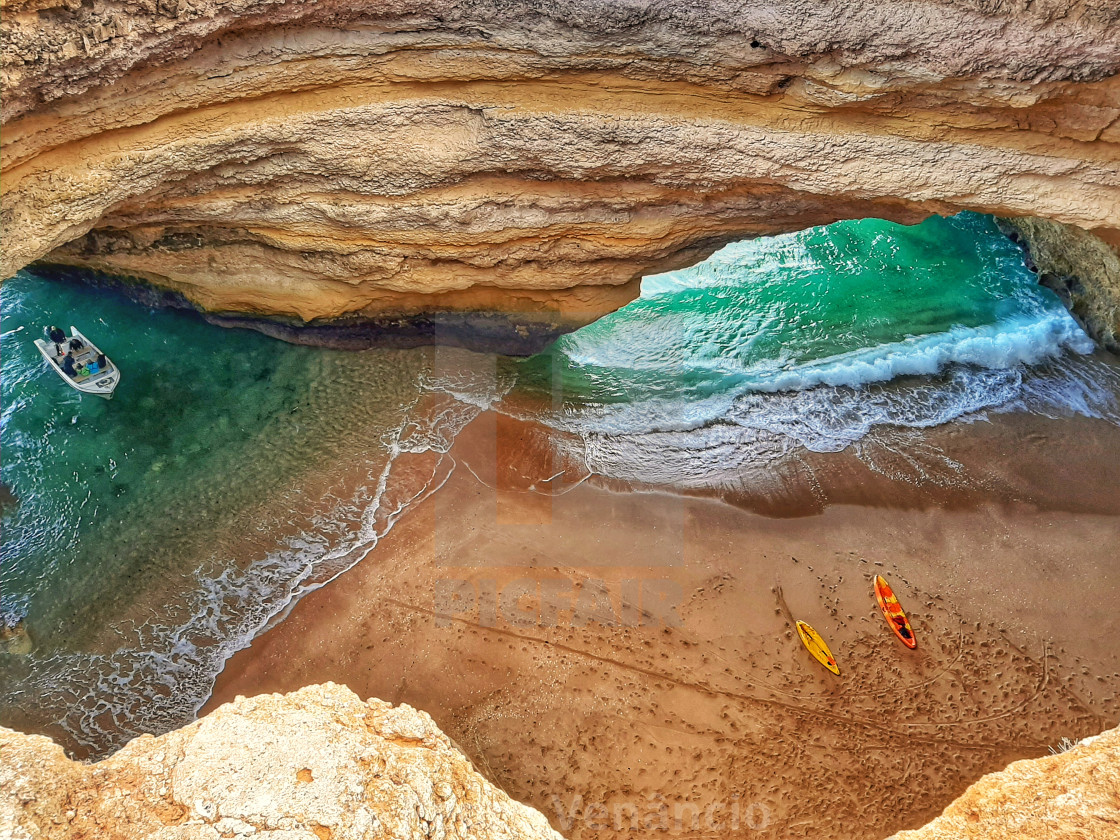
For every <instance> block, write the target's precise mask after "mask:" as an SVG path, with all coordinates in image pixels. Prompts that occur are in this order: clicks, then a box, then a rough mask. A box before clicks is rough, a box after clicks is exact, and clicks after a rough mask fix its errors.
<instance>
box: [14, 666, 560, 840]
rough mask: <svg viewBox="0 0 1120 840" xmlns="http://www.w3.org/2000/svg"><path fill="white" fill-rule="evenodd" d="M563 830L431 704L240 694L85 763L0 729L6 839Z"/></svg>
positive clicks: (553, 839)
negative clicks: (488, 775)
mask: <svg viewBox="0 0 1120 840" xmlns="http://www.w3.org/2000/svg"><path fill="white" fill-rule="evenodd" d="M258 833H259V834H265V835H267V836H268V837H276V838H285V840H331V838H333V840H349V838H355V840H357V838H373V837H385V838H397V840H407V839H408V838H422V837H423V838H446V840H452V838H472V840H491V838H493V840H499V839H500V838H508V840H534V839H535V838H542V840H543V839H544V838H547V840H560V835H558V834H557V833H556V832H555V831H553V830H552V829H550V828H549V826H548V821H547V820H546V819H545V818H544V817H543V816H542V815H541V814H540V813H538V812H537V811H534V810H533V809H531V808H528V807H526V806H524V805H520V804H518V803H517V802H514V801H513V800H511V799H510V798H509V797H508V796H506V795H505V794H504V793H502V792H501V791H500V790H498V789H496V788H495V787H494V786H493V785H491V784H490V783H489V782H487V781H486V780H485V779H484V778H483V777H482V776H480V775H479V774H478V773H477V772H476V771H475V769H474V768H473V767H472V766H471V764H470V762H469V761H468V760H467V759H466V758H465V757H464V756H463V755H462V754H461V753H460V752H459V751H458V750H457V749H456V748H455V746H454V744H452V742H451V741H450V740H449V739H448V738H447V737H446V736H445V735H443V734H442V733H441V732H440V731H439V730H438V729H437V728H436V726H435V724H434V723H432V720H431V718H429V717H428V716H427V715H426V714H424V713H423V712H418V711H416V710H414V709H412V708H409V707H408V706H396V707H394V706H392V705H391V704H389V703H384V702H382V701H380V700H370V701H369V702H367V703H363V702H361V701H360V700H359V699H358V698H357V696H355V695H354V693H353V692H351V691H350V690H349V689H347V688H344V687H342V686H337V685H333V684H330V683H328V684H326V685H321V686H311V687H309V688H305V689H302V690H300V691H297V692H293V693H292V694H288V695H264V696H261V697H254V698H252V699H248V700H247V699H244V698H242V699H239V700H238V701H237V702H235V703H231V704H229V705H226V706H222V707H221V708H219V709H217V710H216V711H215V712H214V713H213V714H211V715H208V716H207V717H205V718H204V719H203V720H201V721H199V722H197V723H193V724H191V725H190V726H187V727H184V728H183V729H180V730H177V731H175V732H170V733H168V734H166V735H162V736H160V737H159V738H153V737H151V736H143V737H141V738H137V739H136V740H134V741H132V742H131V743H129V744H128V745H127V746H126V747H125V748H124V749H122V750H121V751H120V752H118V753H116V754H115V755H113V756H112V757H111V758H108V759H106V760H105V761H101V762H99V763H97V764H92V765H85V764H79V763H77V762H73V761H70V760H69V759H67V758H66V756H65V755H64V754H63V752H62V748H61V747H59V746H58V745H56V744H55V743H53V742H52V741H51V740H50V739H48V738H44V737H43V736H41V735H21V734H19V733H17V732H13V731H11V730H8V729H2V728H0V836H3V837H5V838H11V840H30V838H43V840H63V838H74V840H77V838H92V837H96V838H99V840H136V839H137V838H151V837H165V838H191V840H209V838H214V840H217V838H219V837H226V838H228V837H250V836H254V835H256V834H258Z"/></svg>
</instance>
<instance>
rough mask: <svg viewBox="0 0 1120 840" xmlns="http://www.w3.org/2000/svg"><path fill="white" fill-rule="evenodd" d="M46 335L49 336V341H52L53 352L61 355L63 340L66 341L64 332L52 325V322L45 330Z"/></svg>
mask: <svg viewBox="0 0 1120 840" xmlns="http://www.w3.org/2000/svg"><path fill="white" fill-rule="evenodd" d="M47 335H48V336H50V339H51V341H53V342H54V354H55V355H56V356H61V355H62V344H63V342H64V341H66V333H64V332H63V331H62V330H61V329H59V328H58V327H56V326H54V324H51V328H50V330H48V331H47Z"/></svg>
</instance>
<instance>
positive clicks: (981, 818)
mask: <svg viewBox="0 0 1120 840" xmlns="http://www.w3.org/2000/svg"><path fill="white" fill-rule="evenodd" d="M946 771H947V772H951V771H950V769H949V768H946ZM1117 837H1120V728H1118V729H1110V730H1109V731H1108V732H1105V733H1104V734H1102V735H1098V736H1096V737H1094V738H1086V739H1085V740H1084V741H1082V742H1081V743H1080V744H1078V745H1077V746H1075V747H1073V748H1072V749H1070V750H1067V751H1066V752H1063V753H1059V754H1058V755H1052V756H1046V757H1044V758H1034V759H1028V760H1025V761H1016V762H1014V763H1013V764H1011V765H1009V766H1008V767H1007V769H1006V770H1001V771H1000V772H998V773H991V774H989V775H987V776H985V777H984V778H982V779H981V780H980V781H978V782H976V784H974V785H972V787H970V788H969V789H968V790H966V791H965V792H964V793H963V794H961V796H960V797H959V798H958V799H957V800H956V801H955V802H953V804H952V805H950V806H949V807H948V808H946V809H945V811H944V813H943V814H942V815H941V816H940V817H938V818H937V819H936V820H934V821H933V822H931V823H930V824H929V825H927V826H925V827H924V828H919V829H917V830H916V831H900V832H899V833H898V834H896V835H894V837H893V838H891V840H1116V838H1117Z"/></svg>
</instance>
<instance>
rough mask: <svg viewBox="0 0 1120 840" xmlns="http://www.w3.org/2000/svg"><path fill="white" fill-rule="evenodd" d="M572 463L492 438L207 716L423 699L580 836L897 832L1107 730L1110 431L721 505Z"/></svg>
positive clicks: (1000, 419) (295, 620)
mask: <svg viewBox="0 0 1120 840" xmlns="http://www.w3.org/2000/svg"><path fill="white" fill-rule="evenodd" d="M556 443H557V440H556V437H555V433H553V432H551V431H549V430H548V429H545V428H544V427H541V426H539V425H536V424H534V423H529V422H521V421H518V420H514V419H511V418H510V417H508V416H504V415H500V414H497V413H495V412H485V413H483V414H482V415H480V416H479V417H477V418H476V419H475V420H474V421H473V422H471V423H470V425H468V426H467V427H466V429H465V430H464V431H462V432H461V433H460V434H459V436H458V438H457V439H456V440H455V443H454V446H453V447H452V449H451V451H450V453H449V454H448V458H449V461H448V466H450V467H452V469H451V470H450V477H449V478H448V479H447V481H446V483H445V484H444V485H443V486H442V488H441V489H440V490H439V491H438V492H436V493H434V494H433V495H431V496H430V497H429V498H427V499H426V500H424V501H423V502H421V503H420V504H418V505H417V506H416V507H415V508H414V509H413V510H411V511H409V512H408V513H407V515H405V516H404V517H403V518H402V519H401V520H400V522H399V523H397V524H396V526H395V527H394V528H393V529H392V530H391V531H390V533H389V534H388V536H386V537H385V538H384V539H383V540H382V541H381V542H380V543H379V544H378V545H377V547H376V549H375V550H374V551H373V552H371V553H370V554H369V555H368V556H367V557H366V558H365V559H364V560H363V561H362V562H361V563H360V564H358V565H357V566H356V567H355V568H353V569H351V570H350V571H349V572H347V573H346V574H344V575H343V576H342V577H340V578H339V579H337V580H335V581H334V582H333V583H331V584H330V585H328V586H326V587H324V588H322V589H320V590H318V591H316V592H314V593H312V594H310V595H309V596H307V597H305V598H304V599H303V600H302V601H300V602H299V603H298V604H297V605H296V607H295V608H294V609H293V610H292V612H291V613H290V615H288V616H287V618H286V619H285V620H284V621H283V622H282V623H280V624H279V625H277V626H275V627H274V628H273V629H271V630H270V631H268V632H267V633H265V634H263V635H262V636H260V637H259V638H257V639H256V641H255V642H254V643H253V645H252V646H251V647H250V648H248V649H246V650H244V651H242V652H240V653H239V654H237V655H235V656H234V658H233V659H232V660H230V661H229V663H228V664H227V666H226V669H225V671H224V673H223V674H222V675H221V678H220V680H219V683H218V685H217V688H216V690H215V693H214V696H213V698H212V699H211V701H210V703H209V704H208V706H207V707H206V709H204V710H203V712H205V711H207V710H208V709H210V708H213V706H214V705H216V704H218V703H221V702H225V701H227V700H230V699H232V698H233V697H235V696H236V695H252V694H259V693H263V692H273V691H290V690H293V689H295V688H298V687H300V686H303V685H307V684H309V683H316V682H323V681H327V680H333V681H335V682H340V683H345V684H346V685H348V686H349V687H350V688H352V689H353V690H354V691H355V692H357V693H358V694H359V695H360V696H362V697H379V698H382V699H385V700H389V701H392V702H395V703H408V704H410V705H413V706H415V707H417V708H420V709H423V710H425V711H427V712H428V713H430V714H431V715H432V717H433V718H434V719H435V721H436V723H437V724H438V725H439V726H440V727H441V728H442V729H443V730H444V731H445V732H446V733H447V734H448V735H450V736H451V737H452V738H453V739H455V741H456V742H457V743H458V744H459V746H460V747H461V748H462V749H463V751H464V752H465V753H466V754H467V755H468V756H469V757H470V758H471V759H472V761H474V763H475V764H476V766H477V767H478V768H479V769H480V770H481V771H482V772H483V773H484V774H485V775H487V776H488V777H489V778H490V779H492V780H493V781H494V782H496V783H497V784H499V785H500V786H501V787H503V788H504V789H505V790H506V791H507V792H508V793H509V794H510V795H511V796H513V797H514V798H516V799H519V800H521V801H524V802H526V803H528V804H530V805H533V806H535V807H537V808H539V809H540V810H542V811H543V812H544V813H545V814H546V815H547V816H548V817H549V819H550V820H551V822H552V824H553V826H554V827H556V828H557V829H558V830H560V831H561V832H562V833H563V834H564V835H565V836H566V837H570V838H590V837H597V838H598V837H621V836H628V837H635V836H638V837H661V836H687V837H702V836H712V837H714V836H720V837H727V836H735V837H817V838H869V837H885V836H887V835H889V834H891V833H892V832H894V831H897V830H899V829H903V828H911V827H916V826H918V825H921V824H923V823H925V822H926V821H928V820H929V819H931V818H932V817H934V816H935V815H937V814H938V813H939V812H940V811H941V809H942V808H943V807H944V806H945V805H946V804H948V803H949V802H950V801H951V800H952V799H953V798H954V797H955V796H957V795H958V794H959V793H960V792H961V791H963V790H964V788H965V787H966V786H967V785H968V784H969V783H970V782H972V781H974V780H975V779H976V778H978V777H979V776H980V775H982V774H984V773H987V772H990V771H992V770H996V769H998V768H1002V767H1003V766H1005V765H1006V764H1007V763H1008V762H1009V761H1012V760H1015V759H1018V758H1023V757H1030V756H1039V755H1043V754H1046V753H1047V752H1048V751H1049V750H1050V749H1051V747H1056V746H1057V745H1058V744H1059V742H1060V741H1061V740H1062V739H1063V738H1070V739H1079V738H1082V737H1085V736H1087V735H1090V734H1094V733H1097V732H1099V731H1101V730H1102V729H1104V728H1106V727H1109V726H1113V725H1115V724H1116V721H1117V719H1118V718H1120V647H1118V646H1117V645H1115V644H1112V643H1110V642H1109V639H1110V638H1115V635H1116V633H1117V632H1120V619H1118V618H1117V616H1116V614H1115V612H1114V605H1115V603H1116V602H1117V599H1118V596H1120V567H1118V566H1117V564H1116V563H1115V558H1114V555H1115V543H1116V536H1117V531H1118V523H1120V519H1118V518H1117V517H1118V515H1120V501H1118V500H1117V499H1116V496H1115V493H1114V492H1113V491H1114V489H1115V488H1116V487H1118V486H1120V457H1118V456H1120V430H1118V429H1117V428H1116V427H1115V426H1112V425H1110V424H1107V423H1105V422H1102V421H1095V420H1088V419H1083V418H1075V419H1063V420H1050V419H1046V418H1043V417H1039V416H1034V415H1025V414H1005V415H994V416H992V417H991V418H990V421H989V422H977V423H972V424H960V423H957V424H951V425H948V426H944V427H938V428H936V429H933V430H927V431H925V432H923V433H922V443H923V445H922V446H920V447H915V446H913V445H912V444H913V441H912V440H911V441H910V444H911V445H909V446H908V447H907V448H906V449H905V450H901V451H905V452H906V453H907V454H906V456H905V460H906V461H907V463H905V464H903V463H896V462H895V461H894V460H893V459H897V458H899V457H901V456H899V455H898V452H897V451H896V450H893V449H892V448H891V446H890V445H889V444H890V439H889V435H887V436H883V437H882V439H881V440H880V441H879V443H878V444H872V443H871V442H868V443H867V445H866V446H863V447H862V450H861V453H857V452H855V451H853V450H848V451H845V452H843V453H829V454H822V455H812V454H811V453H810V454H808V455H807V456H806V457H805V458H804V459H802V460H800V461H799V462H798V465H797V466H796V467H795V468H791V469H789V470H788V471H787V472H786V474H785V477H784V480H783V484H782V486H780V487H776V486H774V485H771V486H768V488H767V489H766V491H765V492H760V493H757V494H753V495H752V494H751V493H750V492H746V491H744V490H743V489H742V488H737V489H736V490H734V491H733V492H731V491H729V492H727V493H725V494H723V496H724V497H723V498H704V497H699V496H684V495H679V494H673V493H668V492H649V491H638V490H635V489H633V488H626V487H623V486H619V485H618V483H617V482H611V483H609V484H608V483H606V482H602V481H599V480H597V479H595V478H589V479H586V480H584V478H585V477H584V476H581V475H579V474H578V473H577V472H576V471H574V469H573V467H572V465H571V464H569V463H564V462H560V461H558V455H557V452H558V447H557V446H556ZM873 445H877V446H879V449H880V451H879V452H878V453H877V454H875V453H873V452H872V451H871V447H872V446H873ZM892 452H894V453H895V454H894V455H892V454H891V453H892ZM923 453H925V454H923ZM426 468H430V465H428V467H426ZM759 511H764V512H759ZM876 573H881V574H884V575H885V576H886V577H887V578H888V580H889V581H890V582H891V583H892V584H893V585H894V588H895V591H896V592H897V594H898V596H899V598H900V600H901V601H902V604H903V606H904V607H905V608H906V609H907V610H908V612H909V614H910V617H911V621H912V623H913V625H914V629H915V633H916V635H917V638H918V648H917V650H914V651H910V650H907V649H906V648H904V647H903V646H902V645H901V644H900V643H899V642H898V641H897V639H896V638H895V637H894V636H893V635H892V634H891V633H890V632H889V631H888V629H887V627H886V625H885V623H884V621H883V619H882V616H881V614H880V612H879V610H878V607H877V606H876V604H875V600H874V598H873V595H872V591H871V580H872V577H873V576H874V575H875V574H876ZM794 618H799V619H804V620H806V621H808V622H809V623H811V624H812V625H813V626H814V627H815V628H816V629H817V630H818V631H820V633H821V634H822V635H823V636H824V638H825V639H826V640H827V641H828V642H829V644H830V645H831V647H832V650H833V652H834V654H835V655H836V659H837V661H838V664H839V667H840V669H841V675H840V676H839V677H835V676H833V675H832V674H830V673H828V672H827V671H825V670H824V669H823V668H822V667H821V666H820V665H819V664H818V663H816V662H815V661H814V660H812V659H811V658H810V657H809V655H808V654H807V652H806V651H805V650H804V649H803V647H802V646H801V644H800V642H799V641H798V639H797V636H796V633H795V632H794V629H793V619H794Z"/></svg>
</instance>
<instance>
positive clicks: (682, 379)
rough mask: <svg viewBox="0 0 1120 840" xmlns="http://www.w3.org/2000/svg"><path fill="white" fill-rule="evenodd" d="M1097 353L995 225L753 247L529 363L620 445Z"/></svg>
mask: <svg viewBox="0 0 1120 840" xmlns="http://www.w3.org/2000/svg"><path fill="white" fill-rule="evenodd" d="M1066 348H1071V349H1073V350H1075V351H1078V352H1082V353H1085V352H1090V351H1091V350H1092V349H1093V345H1092V342H1091V341H1090V340H1089V339H1088V337H1087V336H1086V335H1085V334H1084V332H1082V330H1081V329H1080V327H1078V325H1077V324H1076V322H1075V321H1074V320H1073V319H1072V318H1071V317H1070V315H1069V313H1068V312H1067V311H1066V310H1065V308H1064V307H1063V306H1062V303H1061V302H1060V301H1059V300H1058V298H1057V296H1056V295H1054V294H1053V293H1052V292H1051V291H1049V290H1048V289H1046V288H1043V287H1042V286H1039V285H1038V279H1037V277H1036V276H1035V275H1034V274H1032V273H1031V272H1030V271H1029V270H1028V269H1027V267H1026V265H1025V263H1024V260H1023V254H1022V252H1021V251H1020V249H1019V248H1018V247H1017V246H1016V245H1015V244H1014V243H1012V242H1011V241H1010V240H1009V239H1008V238H1007V237H1005V236H1004V235H1003V234H1002V233H1001V232H1000V231H999V230H998V228H997V227H996V224H995V221H994V220H993V219H992V218H991V217H988V216H981V215H977V214H974V213H962V214H960V215H958V216H955V217H952V218H948V219H944V218H941V217H936V216H935V217H932V218H930V219H928V220H927V221H925V222H923V223H922V224H920V225H915V226H912V227H906V226H903V225H898V224H895V223H893V222H887V221H883V220H881V219H864V220H859V221H845V222H838V223H836V224H832V225H829V226H827V227H816V228H810V229H808V230H804V231H801V232H799V233H793V234H788V235H785V236H776V237H769V238H763V239H755V240H751V241H746V242H738V243H734V244H732V245H728V246H727V247H725V248H723V249H722V250H720V251H719V252H717V253H716V254H714V255H713V256H712V257H710V258H709V259H708V260H706V261H704V262H702V263H700V264H698V265H696V266H693V267H691V268H686V269H683V270H681V271H674V272H669V273H667V274H661V275H657V276H653V277H648V278H646V279H645V280H643V282H642V291H641V297H640V298H639V299H638V300H636V301H634V302H633V303H631V304H630V305H628V306H625V307H623V308H622V309H620V310H619V311H617V312H615V313H613V314H610V315H607V316H606V317H604V318H601V319H600V320H598V321H597V322H595V323H594V324H591V325H590V326H588V327H585V328H584V329H581V330H579V331H577V332H575V333H572V334H570V335H567V336H564V337H562V338H560V339H559V340H558V341H556V342H555V344H553V345H552V347H551V348H550V349H549V351H548V352H546V353H545V354H542V355H541V356H539V357H537V358H535V359H533V360H531V361H529V362H528V363H526V364H525V365H523V373H522V376H523V381H525V382H526V383H527V384H529V385H533V384H536V385H537V387H540V388H547V389H553V388H555V387H557V386H559V387H561V388H562V389H563V392H564V394H565V397H566V398H567V399H568V401H569V403H570V404H571V405H572V406H573V407H578V408H579V409H581V411H580V412H579V420H580V423H581V424H583V425H584V426H585V427H586V425H587V424H589V423H590V424H593V425H594V426H595V427H596V428H598V429H600V430H601V431H604V432H618V433H621V432H629V431H652V430H668V429H687V428H695V427H698V426H702V425H704V424H705V423H708V422H711V421H712V420H715V419H716V418H719V417H722V416H725V415H726V414H727V413H728V411H729V410H730V409H731V406H732V404H733V402H734V400H735V399H736V398H738V397H741V396H743V395H745V394H751V393H767V392H769V393H774V392H790V391H799V390H804V389H809V388H812V387H814V386H819V385H829V386H860V385H864V384H866V383H869V382H879V381H887V380H891V379H895V378H897V377H901V376H906V375H919V374H920V375H930V374H936V373H939V372H941V371H944V370H945V369H946V368H947V366H949V365H951V364H953V363H956V364H962V363H968V364H972V365H976V366H978V367H982V368H988V369H1009V368H1012V367H1015V366H1017V365H1019V364H1022V363H1037V362H1039V361H1041V360H1043V359H1046V358H1053V357H1056V356H1058V355H1059V354H1060V353H1061V352H1062V351H1063V350H1064V349H1066Z"/></svg>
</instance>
